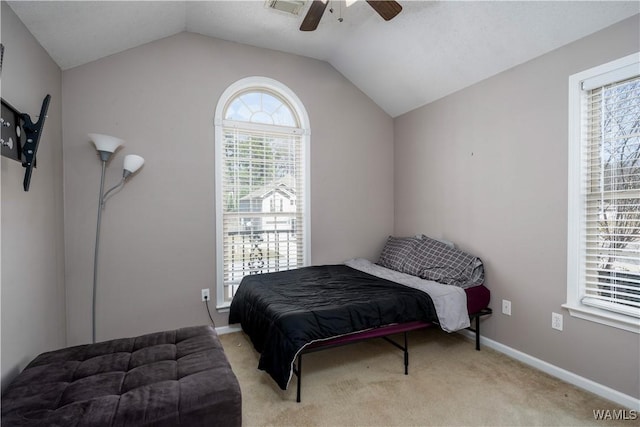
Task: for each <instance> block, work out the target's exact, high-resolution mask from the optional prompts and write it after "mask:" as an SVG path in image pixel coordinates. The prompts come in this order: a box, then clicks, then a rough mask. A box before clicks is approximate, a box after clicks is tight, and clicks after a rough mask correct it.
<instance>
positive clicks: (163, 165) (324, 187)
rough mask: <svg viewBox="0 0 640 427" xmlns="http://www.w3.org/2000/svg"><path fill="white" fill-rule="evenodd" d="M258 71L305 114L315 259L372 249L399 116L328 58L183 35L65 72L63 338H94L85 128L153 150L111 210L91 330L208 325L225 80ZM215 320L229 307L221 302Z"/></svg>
mask: <svg viewBox="0 0 640 427" xmlns="http://www.w3.org/2000/svg"><path fill="white" fill-rule="evenodd" d="M252 75H260V76H265V77H269V78H272V79H276V80H278V81H280V82H282V83H284V84H285V85H287V86H288V87H289V88H291V89H292V90H293V91H294V92H295V93H296V94H297V96H298V97H299V98H300V99H301V101H302V102H303V104H304V106H305V107H306V109H307V112H308V114H309V118H310V122H311V261H312V262H313V263H314V264H321V263H333V262H342V261H344V260H345V259H348V258H350V257H354V256H362V257H370V258H374V257H376V256H377V254H378V252H379V251H380V249H381V246H382V244H383V241H384V237H385V236H386V235H388V234H390V233H391V232H392V231H393V162H392V160H391V159H392V157H393V120H392V119H391V117H389V116H388V115H387V114H386V113H384V112H383V111H382V110H381V109H380V108H379V107H377V106H376V105H375V104H374V103H373V102H372V101H371V100H370V99H369V98H368V97H366V96H365V95H364V94H363V93H362V92H360V91H359V90H358V89H356V88H355V87H354V86H353V85H352V84H351V83H350V82H349V81H347V80H346V79H345V78H344V77H343V76H342V75H340V74H339V73H338V72H337V71H336V70H335V69H333V68H332V67H331V66H330V65H328V64H327V63H325V62H321V61H317V60H313V59H308V58H303V57H300V56H295V55H289V54H284V53H280V52H276V51H271V50H266V49H260V48H254V47H249V46H246V45H241V44H236V43H230V42H226V41H222V40H216V39H212V38H208V37H204V36H200V35H196V34H191V33H181V34H178V35H175V36H172V37H168V38H166V39H163V40H159V41H157V42H153V43H149V44H147V45H144V46H140V47H137V48H134V49H131V50H129V51H126V52H123V53H120V54H116V55H113V56H110V57H107V58H104V59H101V60H98V61H95V62H92V63H90V64H87V65H84V66H80V67H77V68H74V69H71V70H68V71H65V72H64V73H63V95H64V96H63V99H64V102H63V112H64V120H63V128H64V132H65V140H64V148H65V150H64V162H65V193H66V197H65V213H66V223H65V224H66V228H65V244H66V255H67V263H66V268H67V270H66V271H67V276H66V279H67V282H66V285H67V308H68V309H67V315H68V319H69V322H68V330H67V332H68V344H70V345H71V344H77V343H80V342H86V341H88V340H89V339H90V331H91V324H90V318H91V317H90V316H91V311H90V309H91V280H92V266H93V264H92V263H93V245H94V240H95V222H96V211H97V197H98V187H99V180H100V165H99V161H98V158H97V157H96V153H95V150H94V148H93V146H92V145H91V144H90V142H89V139H88V137H87V133H89V132H97V133H106V134H111V135H114V136H118V137H120V138H123V139H125V140H126V141H127V142H126V146H125V148H124V149H123V150H121V151H119V152H118V153H117V154H116V156H115V157H114V159H113V160H112V162H111V164H110V165H109V170H108V174H107V182H108V184H113V183H115V182H117V180H118V179H119V176H120V174H121V170H122V158H123V157H124V155H125V154H129V153H136V154H140V155H142V156H143V157H144V158H145V159H146V164H145V166H144V167H143V169H142V170H141V172H140V173H139V174H138V175H137V176H135V177H134V178H133V179H131V180H130V182H129V183H128V184H127V185H126V187H125V188H124V189H123V190H122V191H120V192H119V193H118V194H116V195H115V196H114V197H113V198H112V199H110V200H109V201H108V203H107V206H106V209H105V210H104V213H103V223H102V235H101V248H100V251H101V253H100V269H99V270H100V272H99V284H98V307H97V315H96V317H97V339H98V340H104V339H109V338H115V337H121V336H130V335H135V334H140V333H146V332H151V331H157V330H163V329H170V328H176V327H180V326H187V325H193V324H203V323H207V321H208V318H207V314H206V310H205V307H204V306H203V303H202V302H201V301H200V289H201V288H211V295H215V277H216V271H215V236H216V230H215V204H214V157H213V156H214V136H213V135H214V127H213V117H214V112H215V108H216V104H217V102H218V99H219V97H220V95H222V92H223V91H224V90H225V89H226V88H227V87H228V86H229V85H230V84H232V83H234V82H235V81H237V80H239V79H241V78H244V77H248V76H252ZM214 319H215V320H216V324H217V325H218V326H220V325H225V324H227V313H215V311H214Z"/></svg>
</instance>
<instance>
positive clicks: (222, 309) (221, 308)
mask: <svg viewBox="0 0 640 427" xmlns="http://www.w3.org/2000/svg"><path fill="white" fill-rule="evenodd" d="M230 307H231V303H230V302H227V303H224V304H221V305H217V306H216V310H217V311H218V313H227V312H228V311H229V308H230Z"/></svg>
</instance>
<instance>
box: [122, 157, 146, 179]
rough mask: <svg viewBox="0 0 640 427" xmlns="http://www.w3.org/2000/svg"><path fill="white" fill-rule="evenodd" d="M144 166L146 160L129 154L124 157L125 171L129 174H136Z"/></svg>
mask: <svg viewBox="0 0 640 427" xmlns="http://www.w3.org/2000/svg"><path fill="white" fill-rule="evenodd" d="M143 164H144V159H143V158H142V157H140V156H138V155H135V154H129V155H128V156H125V157H124V170H125V173H126V172H129V174H132V173H135V172H136V171H137V170H138V169H140V168H141V167H142V165H143Z"/></svg>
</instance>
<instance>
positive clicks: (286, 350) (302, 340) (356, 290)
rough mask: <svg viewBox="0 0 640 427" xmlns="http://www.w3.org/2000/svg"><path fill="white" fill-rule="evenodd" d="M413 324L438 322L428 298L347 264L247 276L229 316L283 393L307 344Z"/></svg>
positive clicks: (262, 367)
mask: <svg viewBox="0 0 640 427" xmlns="http://www.w3.org/2000/svg"><path fill="white" fill-rule="evenodd" d="M415 320H423V321H428V322H437V316H436V311H435V308H434V306H433V302H432V301H431V298H430V297H429V295H427V294H426V293H424V292H422V291H419V290H416V289H413V288H410V287H407V286H404V285H400V284H398V283H395V282H391V281H389V280H385V279H380V278H378V277H375V276H372V275H370V274H367V273H364V272H361V271H359V270H355V269H353V268H351V267H347V266H346V265H325V266H316V267H304V268H300V269H296V270H289V271H282V272H278V273H267V274H259V275H252V276H246V277H245V278H244V279H243V280H242V282H241V283H240V286H239V288H238V291H237V292H236V294H235V296H234V298H233V302H232V303H231V309H230V313H229V323H230V324H233V323H240V324H241V325H242V329H243V330H244V331H245V333H247V335H249V337H250V338H251V341H252V342H253V345H254V347H255V349H256V350H257V351H258V352H259V353H260V362H259V365H258V368H259V369H261V370H264V371H266V372H267V373H269V374H270V375H271V377H273V379H274V380H275V381H276V383H277V384H278V386H280V388H281V389H283V390H286V388H287V385H288V383H289V379H290V378H291V372H292V366H293V361H294V359H295V357H296V355H297V353H298V351H299V350H300V349H302V348H303V347H304V346H305V345H306V344H309V343H311V342H313V341H318V340H323V339H328V338H331V337H336V336H340V335H345V334H349V333H352V332H357V331H362V330H366V329H371V328H376V327H380V326H384V325H389V324H393V323H403V322H410V321H415Z"/></svg>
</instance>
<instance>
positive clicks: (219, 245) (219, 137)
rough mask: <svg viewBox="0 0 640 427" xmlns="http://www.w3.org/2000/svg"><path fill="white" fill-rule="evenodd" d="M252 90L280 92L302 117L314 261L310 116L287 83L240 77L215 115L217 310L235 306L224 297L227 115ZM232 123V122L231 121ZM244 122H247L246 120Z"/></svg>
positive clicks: (306, 218) (306, 249)
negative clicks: (224, 200) (224, 179)
mask: <svg viewBox="0 0 640 427" xmlns="http://www.w3.org/2000/svg"><path fill="white" fill-rule="evenodd" d="M248 91H269V92H273V93H275V94H277V95H278V96H280V97H281V98H282V99H284V100H285V101H286V102H287V105H288V106H289V107H291V109H292V111H293V113H294V114H295V115H296V116H297V119H298V120H299V128H297V129H296V131H295V132H296V133H297V134H299V135H300V138H301V142H302V144H303V150H304V159H303V167H304V175H305V183H304V192H305V197H303V212H304V215H303V222H304V223H303V236H304V242H303V256H302V258H303V265H305V266H306V265H309V263H310V260H311V192H310V189H311V183H310V181H311V167H310V166H311V161H310V158H311V152H310V145H311V144H310V141H311V131H310V123H309V115H308V114H307V111H306V109H305V108H304V105H303V104H302V101H301V100H300V99H299V98H298V96H297V95H296V94H295V93H294V92H293V91H292V90H291V89H289V88H288V87H287V86H286V85H284V84H283V83H281V82H279V81H277V80H274V79H271V78H268V77H262V76H251V77H246V78H243V79H240V80H238V81H236V82H235V83H232V84H231V85H230V86H229V87H227V89H226V90H225V91H224V92H223V93H222V95H221V96H220V98H219V100H218V104H217V106H216V110H215V116H214V129H215V131H214V139H215V160H214V162H215V213H216V274H215V277H216V309H218V310H222V311H224V310H227V309H228V308H229V306H230V305H231V301H228V302H225V298H224V249H223V245H224V236H223V231H224V227H223V217H224V214H223V206H224V204H223V200H222V199H223V194H222V182H223V176H222V173H223V167H222V166H223V165H222V159H223V153H222V149H223V141H224V135H223V129H224V127H225V119H224V114H225V111H226V108H227V106H228V105H229V103H230V102H231V101H232V100H234V99H235V98H236V97H237V96H239V95H241V94H243V93H246V92H248ZM228 122H230V121H228ZM243 124H244V122H243ZM246 124H247V128H261V127H263V126H262V125H259V124H253V123H250V122H246Z"/></svg>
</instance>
